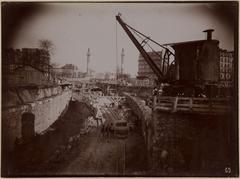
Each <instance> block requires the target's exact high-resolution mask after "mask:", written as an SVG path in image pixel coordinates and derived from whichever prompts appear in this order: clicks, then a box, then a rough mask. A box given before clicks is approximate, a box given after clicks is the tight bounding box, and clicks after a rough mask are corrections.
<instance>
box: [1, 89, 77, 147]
mask: <svg viewBox="0 0 240 179" xmlns="http://www.w3.org/2000/svg"><path fill="white" fill-rule="evenodd" d="M3 95H5V96H7V97H8V101H7V102H6V99H5V101H4V100H3V107H2V130H3V137H2V140H3V147H4V148H5V149H6V150H7V151H11V150H13V148H14V143H15V142H16V139H17V138H18V139H21V138H22V115H23V114H24V113H31V114H33V115H34V118H35V119H34V131H35V133H37V134H39V133H41V132H43V131H44V130H46V129H47V128H48V127H49V126H50V125H51V124H52V123H53V122H55V121H56V120H57V119H58V118H59V116H60V115H61V114H62V113H63V112H64V111H65V109H66V108H67V107H68V104H69V101H70V99H71V96H72V91H71V89H69V88H61V87H53V88H44V89H14V90H9V91H8V92H6V93H5V94H4V93H3Z"/></svg>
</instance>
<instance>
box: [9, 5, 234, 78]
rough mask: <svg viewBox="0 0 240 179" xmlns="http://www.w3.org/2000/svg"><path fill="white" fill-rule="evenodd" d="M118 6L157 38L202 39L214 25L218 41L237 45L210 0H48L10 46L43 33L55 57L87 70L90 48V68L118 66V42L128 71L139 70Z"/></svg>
mask: <svg viewBox="0 0 240 179" xmlns="http://www.w3.org/2000/svg"><path fill="white" fill-rule="evenodd" d="M118 12H120V13H121V14H122V19H123V20H124V21H125V22H126V23H127V24H129V25H131V26H132V27H134V28H135V29H137V30H139V31H140V32H142V33H144V34H146V35H148V36H150V37H151V38H152V39H154V40H155V41H157V42H159V43H163V44H164V43H172V42H182V41H189V40H202V39H205V38H206V37H205V34H204V33H203V32H202V31H203V30H205V29H208V28H213V29H215V32H214V33H213V38H214V39H217V40H219V41H220V47H221V48H223V49H227V50H233V49H234V47H233V44H234V35H233V34H234V31H233V27H232V26H231V24H229V23H228V22H226V21H225V20H224V18H222V16H221V15H219V9H216V8H215V6H213V5H210V4H207V3H205V4H196V3H195V4H183V3H182V4H176V3H171V4H162V3H161V4H159V3H153V4H146V3H145V4H143V3H142V4H129V3H128V4H125V3H121V4H117V3H114V4H110V3H97V4H94V3H91V4H88V3H60V4H57V3H47V4H44V8H42V9H41V10H40V11H38V12H37V13H35V14H34V15H33V16H31V17H29V18H27V19H26V20H25V21H24V23H22V24H21V26H19V28H18V31H17V34H16V38H15V39H14V43H13V44H12V46H13V47H14V48H24V47H27V48H31V47H38V40H39V39H49V40H51V41H52V42H53V43H54V45H55V51H54V55H52V61H53V62H57V63H59V64H60V65H64V64H65V63H72V64H75V65H77V66H78V67H79V69H80V70H82V71H84V72H85V71H86V58H87V57H86V54H87V49H88V48H90V51H91V56H90V68H91V69H93V70H95V71H96V72H107V71H108V72H114V71H115V70H116V43H117V47H118V60H119V62H120V55H121V49H122V48H124V49H125V59H124V71H125V72H127V73H130V74H132V75H135V74H137V65H138V63H137V60H138V55H139V52H138V51H137V49H136V48H135V46H134V45H133V43H132V41H131V40H130V39H129V38H128V37H127V34H126V33H125V32H124V31H123V30H122V28H121V26H120V25H119V24H117V22H116V20H115V16H116V15H117V14H118ZM116 29H117V30H116ZM116 32H117V33H116ZM116 34H117V40H116ZM156 50H158V49H156Z"/></svg>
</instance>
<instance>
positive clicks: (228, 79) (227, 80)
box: [219, 49, 234, 88]
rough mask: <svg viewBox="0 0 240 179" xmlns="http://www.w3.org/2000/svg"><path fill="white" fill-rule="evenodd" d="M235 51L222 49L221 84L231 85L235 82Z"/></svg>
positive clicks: (224, 85)
mask: <svg viewBox="0 0 240 179" xmlns="http://www.w3.org/2000/svg"><path fill="white" fill-rule="evenodd" d="M233 55H234V52H229V51H227V50H222V49H220V73H219V79H220V84H221V86H223V87H227V88H228V87H231V86H232V84H233V71H234V61H233Z"/></svg>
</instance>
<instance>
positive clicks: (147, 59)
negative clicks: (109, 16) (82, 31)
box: [116, 15, 163, 81]
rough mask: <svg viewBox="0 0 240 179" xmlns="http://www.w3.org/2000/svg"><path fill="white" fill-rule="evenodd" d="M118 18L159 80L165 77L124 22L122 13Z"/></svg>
mask: <svg viewBox="0 0 240 179" xmlns="http://www.w3.org/2000/svg"><path fill="white" fill-rule="evenodd" d="M116 20H117V21H118V23H119V24H120V25H121V26H122V28H123V29H124V30H125V32H126V33H127V35H128V37H129V38H130V39H131V40H132V42H133V43H134V45H135V46H136V48H137V49H138V51H139V52H140V53H141V55H142V56H143V58H144V59H145V60H146V62H147V64H148V65H149V66H150V68H151V69H152V70H153V72H154V73H155V74H156V76H157V78H158V80H159V81H161V80H162V79H163V73H162V72H161V70H160V69H159V68H158V66H157V65H156V64H155V63H154V61H153V60H152V58H151V57H150V56H149V55H148V53H147V52H146V51H145V49H144V48H143V47H142V46H141V44H140V43H139V42H138V41H137V39H136V38H135V37H134V35H133V34H132V33H131V31H130V30H129V29H128V27H127V25H126V24H125V23H124V22H123V20H122V19H121V17H120V15H117V16H116Z"/></svg>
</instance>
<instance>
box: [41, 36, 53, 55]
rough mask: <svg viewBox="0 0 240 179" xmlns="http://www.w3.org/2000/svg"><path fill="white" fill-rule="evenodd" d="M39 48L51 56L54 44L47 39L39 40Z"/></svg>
mask: <svg viewBox="0 0 240 179" xmlns="http://www.w3.org/2000/svg"><path fill="white" fill-rule="evenodd" d="M39 47H40V48H42V49H44V50H46V51H48V52H49V53H50V54H53V51H54V44H53V42H52V41H51V40H48V39H41V40H39Z"/></svg>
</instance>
